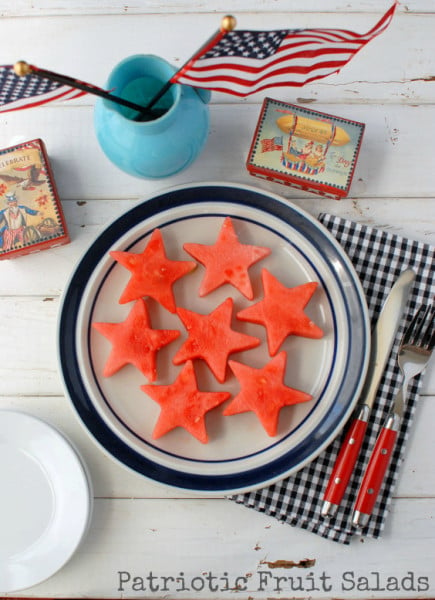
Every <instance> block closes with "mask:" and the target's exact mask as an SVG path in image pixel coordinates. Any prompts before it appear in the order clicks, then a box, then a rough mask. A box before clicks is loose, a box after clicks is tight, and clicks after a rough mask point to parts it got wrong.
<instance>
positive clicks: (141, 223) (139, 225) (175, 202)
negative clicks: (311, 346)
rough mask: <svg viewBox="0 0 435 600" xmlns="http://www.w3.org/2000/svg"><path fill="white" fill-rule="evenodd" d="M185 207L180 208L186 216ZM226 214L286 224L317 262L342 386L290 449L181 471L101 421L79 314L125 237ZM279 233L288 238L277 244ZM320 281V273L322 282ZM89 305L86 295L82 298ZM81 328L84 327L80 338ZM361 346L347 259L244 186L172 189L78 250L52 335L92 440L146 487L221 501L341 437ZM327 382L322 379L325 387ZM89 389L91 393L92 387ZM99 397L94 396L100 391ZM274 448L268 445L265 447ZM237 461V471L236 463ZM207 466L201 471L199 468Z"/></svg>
mask: <svg viewBox="0 0 435 600" xmlns="http://www.w3.org/2000/svg"><path fill="white" fill-rule="evenodd" d="M185 207H188V210H187V212H186V209H185ZM177 211H181V213H180V214H182V215H183V216H181V217H177ZM183 211H184V212H183ZM226 214H230V216H232V217H233V216H234V217H235V218H240V219H242V220H245V221H246V222H247V223H250V222H255V223H256V224H257V225H258V226H259V227H265V228H267V223H269V222H270V223H271V224H272V225H273V224H278V225H279V227H278V229H279V228H281V226H282V231H284V232H286V228H287V227H288V228H290V229H291V231H292V232H295V233H296V234H297V236H299V238H298V239H300V240H303V241H304V244H305V245H306V247H307V248H308V250H309V252H310V254H311V256H312V257H314V259H316V257H317V258H318V259H319V261H321V263H322V267H321V268H319V270H317V267H316V265H314V264H313V265H310V268H312V269H313V270H314V272H315V273H316V276H317V277H318V279H319V280H320V281H321V284H322V286H323V288H324V289H325V292H326V296H327V299H328V300H327V304H328V307H329V309H330V315H331V321H334V323H333V325H332V328H333V329H334V331H336V323H335V320H336V319H337V318H338V319H340V320H341V321H342V322H341V324H340V327H341V329H340V332H341V331H343V333H344V337H345V338H346V340H347V342H346V348H345V352H344V356H343V357H342V358H341V363H342V364H341V365H340V380H339V381H337V382H336V383H335V385H334V388H333V390H332V392H330V395H331V394H332V396H331V399H330V401H329V404H328V405H327V407H326V409H325V410H323V412H322V411H321V410H320V409H319V410H320V412H319V415H320V416H317V418H316V420H315V421H313V423H314V424H313V425H312V426H311V429H308V430H307V432H308V433H307V434H306V435H303V436H302V437H301V438H300V439H297V438H296V442H295V443H294V444H291V443H289V442H288V441H287V442H285V441H281V440H279V441H278V442H276V443H275V442H274V441H273V440H272V441H271V440H270V439H269V440H268V442H267V451H266V452H265V453H264V457H263V459H261V460H258V461H255V460H254V461H251V462H250V461H249V460H248V459H246V457H245V456H240V457H238V456H237V457H236V458H234V459H232V458H228V457H225V458H223V459H222V460H206V459H195V457H192V456H190V457H188V458H187V460H186V463H187V468H184V466H183V457H182V456H178V457H177V456H175V458H174V462H171V457H172V456H173V452H171V451H169V450H167V451H165V449H164V447H163V448H160V450H157V451H156V452H151V453H149V454H147V451H146V448H145V451H141V449H140V448H139V446H136V440H135V439H134V437H135V434H134V432H133V436H132V438H133V442H131V441H130V438H129V437H128V435H127V437H126V436H125V435H121V434H120V432H119V431H118V430H117V421H116V415H115V425H114V424H113V423H111V421H110V419H111V417H109V420H108V419H107V418H106V417H105V415H104V410H103V413H102V410H101V406H99V405H98V401H96V398H95V397H94V396H95V395H94V393H93V389H92V386H91V388H90V386H89V381H88V379H89V378H91V379H92V378H93V377H95V374H94V372H93V371H94V370H95V369H94V365H92V358H91V354H90V353H89V356H88V359H89V360H87V363H91V364H90V366H89V364H87V367H86V369H85V368H84V367H83V352H82V349H81V348H80V338H81V337H83V336H84V337H86V339H87V340H88V341H87V344H89V335H90V334H89V330H90V320H91V316H88V317H87V318H86V319H83V317H82V313H83V305H84V302H85V295H84V290H85V289H86V287H87V286H89V282H90V281H91V280H92V279H93V278H94V279H95V273H96V272H97V271H98V270H101V267H100V265H101V263H102V262H104V261H106V262H107V256H108V252H109V250H112V249H114V248H119V244H120V240H121V238H122V239H124V240H125V239H127V245H126V246H124V247H122V249H123V250H128V249H129V248H130V247H132V246H133V245H134V244H135V243H136V242H137V240H138V239H139V238H140V237H146V235H148V234H149V233H150V232H151V230H152V228H153V227H154V226H155V225H154V224H155V222H156V218H157V219H160V221H159V220H157V223H158V226H159V227H161V226H163V228H164V226H166V225H167V224H168V223H171V224H172V225H173V224H174V223H175V226H176V224H177V219H178V222H181V221H182V220H183V219H189V215H191V218H192V219H197V218H200V219H202V218H203V219H206V218H208V217H210V215H213V216H214V215H218V216H224V215H226ZM186 215H187V216H186ZM263 221H264V223H263ZM265 223H266V225H265ZM269 228H270V227H269ZM132 229H135V233H134V235H133V236H132V237H131V238H128V236H127V238H126V234H128V232H130V231H131V230H132ZM277 231H278V230H277ZM279 235H282V234H281V233H279V232H278V233H277V236H279ZM286 235H287V232H286V233H285V235H284V236H283V237H284V238H285V237H286ZM131 240H133V242H132V241H131ZM210 243H211V242H210ZM288 243H289V244H292V241H291V240H288ZM304 260H305V259H304ZM309 261H310V259H308V262H309ZM312 262H313V261H312ZM112 267H113V265H112V266H110V267H109V268H106V270H105V271H104V274H103V276H102V277H100V278H99V280H98V285H97V286H96V288H95V285H94V287H93V288H92V289H93V293H94V297H95V296H96V295H98V289H99V288H100V287H101V285H102V283H101V282H102V281H104V279H105V277H106V276H107V273H108V272H109V271H110V269H111V268H112ZM322 274H326V276H325V277H323V278H322ZM95 289H96V290H97V291H95ZM334 294H335V297H336V298H337V297H339V302H340V306H341V313H340V314H341V317H340V316H339V317H337V316H336V315H335V309H334V301H333V299H332V300H331V295H334ZM88 300H89V298H88V299H86V301H88ZM93 302H94V299H92V300H91V302H90V304H91V308H90V309H89V311H88V314H89V315H92V310H93ZM338 312H339V311H338ZM84 324H85V327H84ZM88 325H89V328H88ZM80 327H81V328H82V329H86V328H88V330H87V331H86V332H84V331H80V330H79V329H80ZM369 344H370V328H369V319H368V315H367V308H366V304H365V298H364V294H363V292H362V289H361V286H360V283H359V280H358V277H357V275H356V273H355V271H354V269H353V266H352V264H351V262H350V260H349V259H348V258H347V257H346V255H345V254H344V252H343V250H342V249H341V247H340V246H339V244H338V243H337V242H336V240H335V239H334V238H333V236H332V235H331V234H330V233H329V232H328V231H327V230H326V229H325V228H324V227H323V226H322V225H320V224H319V223H318V222H317V221H316V220H315V219H313V218H312V217H311V216H309V215H308V214H306V213H305V212H304V211H302V210H301V209H299V208H297V207H295V206H294V205H291V204H290V203H289V202H288V201H286V200H283V199H281V198H280V197H279V196H277V195H274V194H269V193H266V192H263V191H260V190H257V189H255V188H251V187H246V186H236V185H219V184H198V185H193V186H189V187H179V188H173V189H171V190H168V191H166V192H164V193H162V194H160V195H158V196H154V197H152V198H150V199H148V200H145V201H144V202H143V203H141V204H139V205H138V206H136V207H134V208H132V209H131V210H129V211H128V212H127V213H125V214H124V215H122V216H121V217H119V218H118V219H117V220H115V221H114V222H113V223H112V224H111V225H109V226H108V227H107V228H106V229H105V230H104V231H103V232H102V233H101V235H100V236H99V237H98V238H97V239H96V240H95V242H94V243H93V244H92V245H91V246H90V248H89V249H88V250H87V251H86V253H85V254H84V256H83V257H82V259H81V260H80V262H79V264H78V266H77V267H76V269H75V271H74V273H73V274H72V277H71V280H70V282H69V284H68V286H67V288H66V290H65V293H64V295H63V301H62V306H61V311H60V318H59V329H58V350H59V364H60V371H61V375H62V378H63V383H64V386H65V389H66V392H67V394H68V396H69V397H70V399H71V401H72V403H73V405H74V407H75V409H76V411H77V413H78V415H79V416H80V418H81V420H82V421H83V423H84V424H85V426H86V427H87V429H88V430H89V432H90V433H91V434H92V436H93V437H94V438H95V440H96V441H97V442H98V443H99V444H101V446H102V447H103V448H104V449H105V450H106V451H108V452H109V454H111V455H112V456H113V457H114V458H115V459H116V460H118V461H119V462H121V463H122V464H124V465H125V466H127V467H128V468H130V469H132V470H133V471H135V472H137V473H139V474H141V475H144V476H145V477H147V478H149V479H151V480H154V481H156V482H159V483H162V484H165V485H169V486H171V487H176V488H179V489H183V490H189V491H192V492H197V493H207V494H220V495H222V494H232V493H240V492H243V491H248V490H252V489H256V488H259V487H264V486H265V485H268V484H270V483H273V482H275V481H277V480H279V479H281V478H283V477H285V476H287V475H290V474H291V473H294V472H295V471H297V470H299V469H300V468H302V467H303V466H304V465H305V464H307V463H308V462H310V461H311V460H313V459H314V458H315V457H316V456H318V454H319V453H320V452H321V451H322V450H323V449H324V448H325V447H326V446H327V445H328V444H329V443H330V442H331V441H332V440H333V439H334V438H335V436H336V435H337V434H338V433H339V431H340V430H341V428H342V427H343V425H344V423H345V421H346V420H347V418H348V416H349V414H350V412H351V410H352V409H353V407H354V405H355V403H356V401H357V399H358V395H359V393H360V391H361V388H362V384H363V382H364V378H365V374H366V370H367V361H368V354H369ZM337 348H338V345H337V340H336V339H335V341H334V344H333V352H332V354H334V355H335V353H336V350H337ZM331 360H332V362H331V365H329V366H328V369H329V370H331V372H332V371H334V368H335V367H334V361H335V358H334V357H333V358H332V359H331ZM85 371H86V373H85ZM89 371H90V372H91V375H90V376H89ZM336 377H338V376H336ZM330 379H331V377H330V376H329V374H328V373H327V374H326V376H325V383H324V386H325V388H327V387H328V385H329V382H330ZM95 386H96V388H98V384H97V383H96V384H95ZM100 392H101V390H99V392H98V394H100ZM323 392H324V390H323V391H321V393H320V394H319V398H317V404H321V397H322V396H323ZM101 396H102V398H103V404H104V403H105V399H104V392H101ZM317 404H316V405H315V406H317ZM313 410H314V409H313ZM314 412H315V411H314ZM307 418H308V417H307ZM119 422H120V423H121V424H122V425H123V426H124V425H125V424H124V423H123V422H122V418H119ZM125 429H128V426H127V427H125ZM127 434H128V432H127ZM136 437H137V436H136ZM138 437H139V438H140V436H138ZM285 437H286V436H284V439H285ZM287 437H288V436H287ZM290 437H291V436H290ZM139 442H143V443H144V445H145V446H149V447H150V448H151V446H152V441H151V440H145V439H143V440H140V439H139ZM274 445H275V446H276V447H275V448H274V449H272V450H271V448H273V446H274ZM265 448H266V447H265ZM159 452H160V454H159ZM252 454H253V455H255V454H256V453H255V452H253V453H252ZM259 454H261V451H260V452H259ZM178 459H180V460H178ZM231 462H232V463H234V464H233V465H232V466H231V468H228V469H227V468H226V466H225V463H231ZM239 462H240V467H238V466H237V465H238V464H239ZM206 463H207V468H203V467H205V466H206ZM210 464H211V465H212V467H210ZM213 465H216V468H214V467H213Z"/></svg>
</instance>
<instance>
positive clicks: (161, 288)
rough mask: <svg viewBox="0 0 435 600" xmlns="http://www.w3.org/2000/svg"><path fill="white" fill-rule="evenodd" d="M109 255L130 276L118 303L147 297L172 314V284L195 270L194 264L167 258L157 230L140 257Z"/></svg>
mask: <svg viewBox="0 0 435 600" xmlns="http://www.w3.org/2000/svg"><path fill="white" fill-rule="evenodd" d="M110 256H111V257H112V258H114V259H115V260H116V261H117V262H119V263H120V264H121V265H122V266H123V267H125V268H126V269H128V270H129V271H130V272H131V273H132V276H131V277H130V280H129V281H128V283H127V285H126V287H125V289H124V291H123V292H122V294H121V297H120V299H119V303H120V304H125V303H127V302H131V301H132V300H138V299H139V298H142V297H145V296H149V297H150V298H153V299H154V300H156V301H157V302H159V303H160V304H161V305H162V306H163V307H164V308H166V309H167V310H169V311H170V312H172V313H175V309H176V303H175V298H174V292H173V289H172V286H173V284H174V283H175V282H176V281H177V280H178V279H180V278H181V277H183V276H184V275H186V274H187V273H190V271H193V269H195V267H196V263H195V262H194V261H185V260H170V259H169V258H168V257H167V256H166V252H165V246H164V242H163V236H162V233H161V231H160V230H159V229H155V230H154V231H153V233H152V235H151V238H150V240H149V242H148V244H147V245H146V247H145V249H144V251H143V252H142V253H141V254H136V253H134V252H121V251H116V250H113V251H112V252H110Z"/></svg>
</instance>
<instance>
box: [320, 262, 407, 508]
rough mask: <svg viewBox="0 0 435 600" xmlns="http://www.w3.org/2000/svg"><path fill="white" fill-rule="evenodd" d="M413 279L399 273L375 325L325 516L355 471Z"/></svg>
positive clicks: (337, 502)
mask: <svg viewBox="0 0 435 600" xmlns="http://www.w3.org/2000/svg"><path fill="white" fill-rule="evenodd" d="M414 278H415V273H414V271H412V269H408V270H406V271H404V272H403V273H402V274H401V275H400V276H399V278H398V279H397V281H396V282H395V284H394V285H393V287H392V288H391V291H390V293H389V295H388V297H387V299H386V301H385V303H384V305H383V307H382V311H381V314H380V315H379V318H378V321H377V323H376V327H375V329H374V330H373V332H372V336H371V349H370V359H369V366H368V370H367V375H366V380H365V384H364V388H363V391H362V394H361V397H360V400H359V403H358V406H357V409H356V411H355V414H354V416H353V417H352V418H351V422H350V426H349V429H348V432H347V434H346V437H345V440H344V442H343V445H342V446H341V448H340V452H339V453H338V456H337V460H336V461H335V464H334V468H333V470H332V474H331V477H330V479H329V482H328V485H327V487H326V491H325V495H324V498H323V500H324V502H323V506H322V515H323V516H325V517H326V516H332V515H334V514H335V513H336V511H337V508H338V507H339V505H340V503H341V501H342V499H343V496H344V493H345V491H346V488H347V486H348V483H349V479H350V477H351V475H352V473H353V470H354V467H355V463H356V461H357V459H358V456H359V452H360V449H361V445H362V442H363V439H364V436H365V433H366V429H367V423H368V420H369V417H370V412H371V409H372V406H373V403H374V401H375V398H376V392H377V389H378V386H379V383H380V381H381V378H382V375H383V373H384V369H385V364H386V362H387V359H388V357H389V355H390V352H391V348H392V346H393V342H394V338H395V337H396V333H397V329H398V327H399V323H400V319H401V317H402V315H403V312H404V310H405V306H406V303H407V301H408V296H409V292H410V289H411V286H412V283H413V281H414Z"/></svg>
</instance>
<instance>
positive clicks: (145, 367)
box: [92, 299, 180, 381]
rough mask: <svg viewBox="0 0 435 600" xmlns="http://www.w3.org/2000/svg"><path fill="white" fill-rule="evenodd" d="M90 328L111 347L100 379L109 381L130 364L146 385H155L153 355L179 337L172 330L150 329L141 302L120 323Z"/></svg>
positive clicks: (146, 310)
mask: <svg viewBox="0 0 435 600" xmlns="http://www.w3.org/2000/svg"><path fill="white" fill-rule="evenodd" d="M92 327H94V328H95V329H96V330H97V331H99V332H100V333H101V334H102V335H104V337H106V338H107V339H108V340H109V341H110V342H111V343H112V349H111V352H110V354H109V357H108V359H107V361H106V364H105V367H104V370H103V375H104V377H111V376H112V375H114V374H115V373H116V372H117V371H119V370H120V369H122V368H123V367H125V366H126V365H127V364H132V365H133V366H135V367H136V368H137V369H139V371H141V372H142V373H143V374H144V375H145V377H147V379H148V380H149V381H155V380H156V378H157V368H156V362H157V351H158V350H160V348H162V347H163V346H166V345H167V344H169V343H170V342H172V340H175V339H176V338H177V337H178V336H179V335H180V331H176V330H170V329H152V328H151V324H150V318H149V314H148V309H147V305H146V303H145V301H144V300H143V299H141V300H138V301H137V302H135V304H134V305H133V308H132V309H131V310H130V312H129V314H128V316H127V318H126V320H125V321H123V322H122V323H92Z"/></svg>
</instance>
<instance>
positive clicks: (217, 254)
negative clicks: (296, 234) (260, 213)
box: [183, 217, 271, 300]
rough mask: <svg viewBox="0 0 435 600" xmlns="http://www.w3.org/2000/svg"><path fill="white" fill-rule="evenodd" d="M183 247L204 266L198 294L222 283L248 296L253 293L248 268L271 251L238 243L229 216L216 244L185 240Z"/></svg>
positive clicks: (204, 292)
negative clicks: (187, 242)
mask: <svg viewBox="0 0 435 600" xmlns="http://www.w3.org/2000/svg"><path fill="white" fill-rule="evenodd" d="M183 248H184V250H186V252H187V253H188V254H190V255H191V256H193V258H195V259H196V260H197V261H198V262H200V263H201V264H202V265H204V266H205V268H206V272H205V275H204V278H203V280H202V282H201V286H200V288H199V295H200V296H201V297H203V296H206V295H207V294H209V293H210V292H212V291H213V290H215V289H216V288H218V287H220V286H221V285H223V284H225V283H229V284H231V285H232V286H234V287H235V288H236V289H237V290H239V292H240V293H242V294H243V295H244V296H245V297H246V298H248V300H252V299H253V297H254V294H253V291H252V285H251V280H250V278H249V274H248V269H249V267H250V266H251V265H253V264H254V263H256V262H258V261H259V260H261V259H262V258H264V257H265V256H268V255H269V254H270V252H271V250H270V249H269V248H263V247H261V246H250V245H248V244H241V243H240V242H239V240H238V237H237V234H236V232H235V231H234V226H233V223H232V221H231V219H230V217H226V218H225V220H224V222H223V225H222V227H221V230H220V232H219V235H218V238H217V241H216V243H215V244H213V245H211V246H208V245H204V244H184V245H183Z"/></svg>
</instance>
